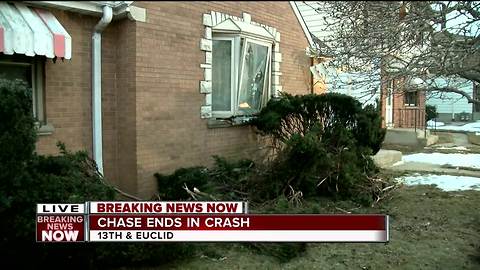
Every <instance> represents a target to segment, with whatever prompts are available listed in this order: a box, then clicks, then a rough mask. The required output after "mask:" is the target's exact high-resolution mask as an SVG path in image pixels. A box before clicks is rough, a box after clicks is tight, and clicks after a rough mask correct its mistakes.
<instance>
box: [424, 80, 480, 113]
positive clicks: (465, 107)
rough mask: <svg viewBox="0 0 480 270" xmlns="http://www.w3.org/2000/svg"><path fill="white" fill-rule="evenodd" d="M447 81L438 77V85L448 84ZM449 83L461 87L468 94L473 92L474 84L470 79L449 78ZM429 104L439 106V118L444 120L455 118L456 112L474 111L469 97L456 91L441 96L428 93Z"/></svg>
mask: <svg viewBox="0 0 480 270" xmlns="http://www.w3.org/2000/svg"><path fill="white" fill-rule="evenodd" d="M446 84H447V81H446V80H445V79H438V80H437V85H438V86H442V85H446ZM448 85H450V86H455V87H458V88H459V89H461V90H463V91H465V92H466V93H468V94H470V95H471V94H472V92H473V84H472V82H470V81H466V80H456V81H452V80H449V82H448ZM427 105H433V106H435V107H437V112H438V113H439V118H440V120H442V121H451V120H452V119H454V118H455V115H456V114H459V113H462V112H466V113H470V114H471V113H472V104H471V103H468V101H467V99H466V98H464V97H462V96H460V95H459V94H456V93H444V94H443V96H442V97H440V96H439V95H438V94H436V93H432V94H427Z"/></svg>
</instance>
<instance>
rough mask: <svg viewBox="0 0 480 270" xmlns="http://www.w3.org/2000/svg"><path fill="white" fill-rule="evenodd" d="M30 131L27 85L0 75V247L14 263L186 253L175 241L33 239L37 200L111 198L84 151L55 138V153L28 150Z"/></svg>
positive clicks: (163, 258) (98, 262)
mask: <svg viewBox="0 0 480 270" xmlns="http://www.w3.org/2000/svg"><path fill="white" fill-rule="evenodd" d="M35 141H36V132H35V127H34V119H33V117H32V106H31V91H30V89H28V87H27V86H26V85H25V84H24V83H22V82H20V81H8V80H4V79H0V149H1V150H2V151H0V220H1V221H2V222H0V232H1V235H0V250H2V258H4V260H2V265H5V266H7V267H8V266H9V265H12V266H14V268H22V267H25V268H27V269H30V268H35V269H36V268H41V267H50V268H51V267H53V268H59V267H62V268H67V267H68V268H72V267H73V268H88V269H92V268H103V267H105V266H132V265H135V266H137V265H147V264H161V263H165V262H168V261H170V260H174V259H177V258H180V257H183V256H187V255H189V254H190V253H191V251H192V248H193V246H192V245H187V244H180V243H169V244H164V243H132V244H130V243H122V244H109V243H97V244H95V243H85V244H72V243H53V244H52V243H51V244H48V243H36V242H35V220H36V204H37V203H81V202H85V201H101V200H114V199H115V198H116V196H115V191H114V189H113V188H112V187H111V186H110V185H108V184H106V183H104V179H103V177H102V176H101V175H100V174H99V173H98V171H97V168H96V165H95V162H94V161H93V160H92V159H90V158H89V156H88V154H87V153H86V152H85V151H80V152H76V153H72V152H69V151H67V150H66V148H65V146H64V145H62V144H59V148H60V155H59V156H43V155H37V154H35V153H34V149H35Z"/></svg>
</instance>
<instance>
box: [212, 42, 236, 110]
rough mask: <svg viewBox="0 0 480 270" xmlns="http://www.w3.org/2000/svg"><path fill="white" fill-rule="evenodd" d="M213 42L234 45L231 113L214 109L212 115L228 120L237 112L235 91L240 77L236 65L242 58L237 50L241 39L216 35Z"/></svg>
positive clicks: (232, 53)
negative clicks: (217, 41)
mask: <svg viewBox="0 0 480 270" xmlns="http://www.w3.org/2000/svg"><path fill="white" fill-rule="evenodd" d="M212 40H229V41H231V45H232V50H231V67H230V70H231V85H230V111H214V110H213V108H212V115H213V116H214V117H218V118H226V117H230V116H232V115H233V114H234V112H235V103H236V98H235V89H236V87H237V84H238V75H237V74H238V65H236V64H235V63H237V62H238V60H239V58H240V56H239V53H238V49H237V48H239V46H240V37H238V36H234V35H227V34H221V35H215V36H214V37H212ZM212 50H213V46H212ZM212 53H213V52H212ZM212 57H213V55H212ZM212 68H213V59H212ZM212 79H213V78H212ZM212 91H213V90H212Z"/></svg>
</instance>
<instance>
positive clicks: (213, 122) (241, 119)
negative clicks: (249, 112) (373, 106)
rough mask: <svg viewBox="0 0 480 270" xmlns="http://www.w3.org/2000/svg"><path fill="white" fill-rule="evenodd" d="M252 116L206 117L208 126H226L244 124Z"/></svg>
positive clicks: (246, 123)
mask: <svg viewBox="0 0 480 270" xmlns="http://www.w3.org/2000/svg"><path fill="white" fill-rule="evenodd" d="M253 118H254V116H236V117H229V118H210V119H208V122H207V126H208V128H226V127H237V126H246V125H248V123H249V122H250V120H251V119H253Z"/></svg>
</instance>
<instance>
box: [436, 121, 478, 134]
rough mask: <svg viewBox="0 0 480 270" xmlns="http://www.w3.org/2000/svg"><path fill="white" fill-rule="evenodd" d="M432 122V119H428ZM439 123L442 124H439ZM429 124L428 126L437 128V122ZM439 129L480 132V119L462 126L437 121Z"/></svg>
mask: <svg viewBox="0 0 480 270" xmlns="http://www.w3.org/2000/svg"><path fill="white" fill-rule="evenodd" d="M428 122H430V121H428ZM439 123H441V124H442V125H440V126H439ZM430 124H432V125H430ZM430 124H428V123H427V125H428V127H429V128H430V129H431V128H435V122H432V123H430ZM437 130H457V131H465V132H480V121H477V122H473V123H468V124H465V125H462V126H451V125H447V126H446V125H445V123H442V122H437Z"/></svg>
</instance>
